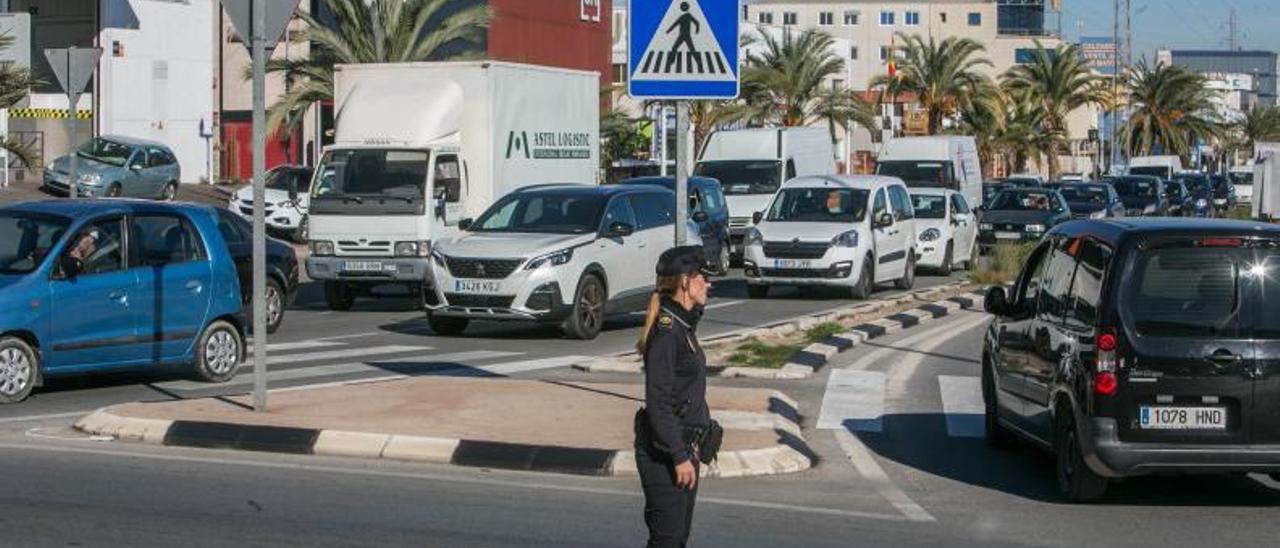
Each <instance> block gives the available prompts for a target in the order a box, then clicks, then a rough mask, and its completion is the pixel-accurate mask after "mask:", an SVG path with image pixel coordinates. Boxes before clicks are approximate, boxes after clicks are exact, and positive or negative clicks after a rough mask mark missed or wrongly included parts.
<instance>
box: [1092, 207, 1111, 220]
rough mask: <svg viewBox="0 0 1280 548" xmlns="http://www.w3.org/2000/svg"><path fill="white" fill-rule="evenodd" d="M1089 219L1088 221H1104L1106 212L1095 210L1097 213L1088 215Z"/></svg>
mask: <svg viewBox="0 0 1280 548" xmlns="http://www.w3.org/2000/svg"><path fill="white" fill-rule="evenodd" d="M1089 218H1090V219H1106V218H1107V210H1105V209H1099V210H1097V211H1095V212H1093V213H1090V214H1089Z"/></svg>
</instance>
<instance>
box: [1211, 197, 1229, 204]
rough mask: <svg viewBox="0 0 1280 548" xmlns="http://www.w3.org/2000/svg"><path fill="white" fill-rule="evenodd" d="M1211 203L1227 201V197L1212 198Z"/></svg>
mask: <svg viewBox="0 0 1280 548" xmlns="http://www.w3.org/2000/svg"><path fill="white" fill-rule="evenodd" d="M1213 203H1214V204H1216V205H1222V204H1225V203H1227V199H1226V198H1214V199H1213Z"/></svg>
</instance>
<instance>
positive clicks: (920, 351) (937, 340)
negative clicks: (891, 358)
mask: <svg viewBox="0 0 1280 548" xmlns="http://www.w3.org/2000/svg"><path fill="white" fill-rule="evenodd" d="M989 320H990V319H989V318H987V317H985V316H972V317H965V318H964V319H960V320H957V321H953V322H948V329H946V330H944V331H942V332H934V333H935V335H934V336H933V337H929V338H927V339H924V340H921V341H917V342H913V343H912V344H911V346H910V349H909V350H903V351H901V353H902V354H905V356H902V357H901V359H900V360H898V361H895V362H891V363H890V366H889V369H888V375H889V385H888V394H889V395H888V398H889V401H890V402H910V401H911V394H910V392H909V386H910V383H911V379H912V377H914V376H915V374H916V371H917V370H919V369H920V364H922V363H924V360H925V358H928V357H929V353H930V352H933V351H934V350H936V349H937V348H938V347H940V346H942V345H944V344H946V343H948V342H950V341H951V340H952V339H955V338H956V337H958V336H960V335H961V334H962V333H967V332H968V331H970V330H972V329H974V328H977V327H985V326H986V324H987V322H988V321H989ZM895 346H900V345H895ZM901 411H914V409H901ZM928 411H933V409H928Z"/></svg>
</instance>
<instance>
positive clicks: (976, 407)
mask: <svg viewBox="0 0 1280 548" xmlns="http://www.w3.org/2000/svg"><path fill="white" fill-rule="evenodd" d="M938 389H939V391H940V392H941V393H942V412H943V413H944V414H945V415H946V418H947V435H948V436H951V437H953V438H981V437H983V436H984V435H986V425H985V423H984V422H983V421H984V419H983V411H984V406H983V403H982V383H981V380H980V379H979V378H978V377H957V376H951V375H938Z"/></svg>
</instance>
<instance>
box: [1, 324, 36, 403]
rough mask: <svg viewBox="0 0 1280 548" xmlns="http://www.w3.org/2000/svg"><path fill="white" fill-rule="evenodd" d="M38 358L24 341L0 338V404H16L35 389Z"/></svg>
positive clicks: (15, 338) (13, 338) (14, 338)
mask: <svg viewBox="0 0 1280 548" xmlns="http://www.w3.org/2000/svg"><path fill="white" fill-rule="evenodd" d="M39 368H40V356H39V355H38V354H36V351H35V350H34V349H32V348H31V345H29V344H27V342H26V341H24V340H22V339H19V338H17V337H4V338H0V404H4V403H18V402H20V401H22V400H25V399H27V396H30V395H31V390H32V389H33V388H34V387H35V384H36V383H35V382H34V381H35V378H36V372H37V371H38V370H39Z"/></svg>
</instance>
